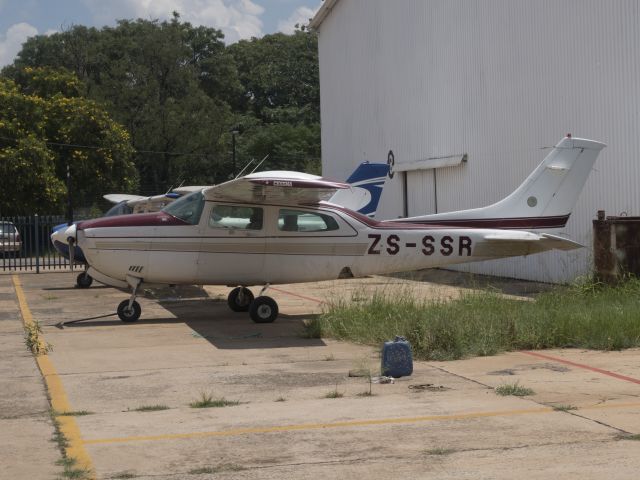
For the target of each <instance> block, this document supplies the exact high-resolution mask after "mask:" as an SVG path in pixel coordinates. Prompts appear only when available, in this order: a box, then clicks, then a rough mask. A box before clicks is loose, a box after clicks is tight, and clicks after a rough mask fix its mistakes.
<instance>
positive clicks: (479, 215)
mask: <svg viewBox="0 0 640 480" xmlns="http://www.w3.org/2000/svg"><path fill="white" fill-rule="evenodd" d="M605 146H606V145H605V144H604V143H600V142H596V141H594V140H586V139H582V138H572V137H571V136H570V135H568V136H566V137H565V138H563V139H562V140H561V141H560V142H559V143H558V144H557V145H556V146H555V147H554V148H553V150H551V152H550V153H549V154H548V155H547V157H546V158H545V159H544V160H543V161H542V163H541V164H540V165H538V167H537V168H536V169H535V170H534V171H533V173H531V175H529V177H527V179H526V180H525V181H524V182H523V183H522V184H521V185H520V186H519V187H518V188H517V189H516V190H515V191H514V192H513V193H511V194H510V195H509V196H507V197H506V198H504V199H503V200H500V201H499V202H497V203H494V204H493V205H489V206H487V207H483V208H474V209H470V210H460V211H455V212H448V213H439V214H435V215H425V216H420V217H411V218H408V219H402V220H400V221H403V222H407V221H409V222H415V223H426V224H438V225H450V226H465V227H476V228H483V227H484V228H509V229H526V230H554V229H559V228H563V227H564V226H565V225H566V223H567V221H568V220H569V216H570V215H571V212H572V210H573V209H574V207H575V205H576V202H577V201H578V196H579V195H580V192H581V191H582V188H583V187H584V184H585V183H586V181H587V178H588V177H589V174H590V173H591V170H592V169H593V164H594V163H595V161H596V158H597V157H598V154H599V153H600V151H601V150H602V149H603V148H604V147H605Z"/></svg>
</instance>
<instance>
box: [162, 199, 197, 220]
mask: <svg viewBox="0 0 640 480" xmlns="http://www.w3.org/2000/svg"><path fill="white" fill-rule="evenodd" d="M203 207H204V195H203V194H202V192H193V193H190V194H189V195H186V196H184V197H182V198H179V199H178V200H176V201H175V202H172V203H170V204H169V205H167V206H166V207H164V208H163V209H162V211H163V212H165V213H168V214H169V215H172V216H174V217H176V218H179V219H180V220H184V221H185V222H187V223H189V224H191V225H197V224H198V223H199V222H200V215H202V208H203Z"/></svg>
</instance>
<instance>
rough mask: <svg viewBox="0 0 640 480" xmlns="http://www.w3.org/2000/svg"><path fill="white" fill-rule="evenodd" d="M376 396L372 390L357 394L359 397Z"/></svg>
mask: <svg viewBox="0 0 640 480" xmlns="http://www.w3.org/2000/svg"><path fill="white" fill-rule="evenodd" d="M375 395H376V394H375V393H373V392H372V391H371V389H369V390H365V391H364V392H360V393H356V396H358V397H375Z"/></svg>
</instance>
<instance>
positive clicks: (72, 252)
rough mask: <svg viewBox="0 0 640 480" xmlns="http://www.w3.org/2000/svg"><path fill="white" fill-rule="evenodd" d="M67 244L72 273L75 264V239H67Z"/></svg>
mask: <svg viewBox="0 0 640 480" xmlns="http://www.w3.org/2000/svg"><path fill="white" fill-rule="evenodd" d="M67 242H68V243H69V263H70V264H71V271H72V272H73V264H74V262H75V253H76V239H75V238H73V237H69V238H67Z"/></svg>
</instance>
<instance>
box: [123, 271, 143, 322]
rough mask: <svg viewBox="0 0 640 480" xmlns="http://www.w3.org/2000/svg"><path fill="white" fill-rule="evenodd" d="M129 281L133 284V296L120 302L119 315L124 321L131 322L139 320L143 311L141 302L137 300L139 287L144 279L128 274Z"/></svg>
mask: <svg viewBox="0 0 640 480" xmlns="http://www.w3.org/2000/svg"><path fill="white" fill-rule="evenodd" d="M127 283H128V284H129V285H131V289H132V290H131V298H129V300H123V301H122V302H120V305H118V317H120V320H122V321H123V322H127V323H129V322H135V321H136V320H138V319H139V318H140V314H141V313H142V308H141V307H140V304H139V303H138V302H136V296H137V292H138V287H139V286H140V284H141V283H142V279H141V278H133V277H129V276H127Z"/></svg>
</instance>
